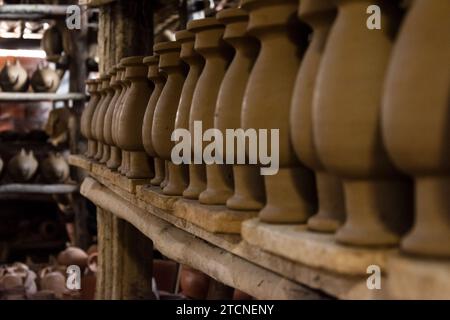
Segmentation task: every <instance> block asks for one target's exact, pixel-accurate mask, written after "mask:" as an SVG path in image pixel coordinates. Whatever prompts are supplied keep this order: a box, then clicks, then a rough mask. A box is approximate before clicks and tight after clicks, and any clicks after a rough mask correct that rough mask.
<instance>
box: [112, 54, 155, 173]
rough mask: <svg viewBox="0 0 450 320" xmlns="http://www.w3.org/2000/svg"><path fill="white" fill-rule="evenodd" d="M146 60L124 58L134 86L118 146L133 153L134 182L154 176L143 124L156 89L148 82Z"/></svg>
mask: <svg viewBox="0 0 450 320" xmlns="http://www.w3.org/2000/svg"><path fill="white" fill-rule="evenodd" d="M143 59H144V57H141V56H137V57H129V58H125V59H122V61H121V63H122V64H123V66H124V67H125V68H126V71H125V79H126V80H127V81H130V87H129V89H128V92H127V94H126V98H125V100H124V102H123V107H122V110H121V114H120V117H119V119H118V127H117V129H118V131H119V132H118V136H117V138H118V139H117V142H118V147H120V148H121V149H122V150H124V151H127V152H129V153H130V155H129V157H130V158H129V165H128V168H126V172H125V175H126V176H127V177H128V178H131V179H148V178H151V177H152V176H153V170H152V168H151V166H150V162H149V158H148V156H147V154H146V153H145V150H144V147H143V143H142V123H143V119H144V114H145V110H146V108H147V102H148V100H149V98H150V95H151V92H152V87H151V85H150V83H149V81H148V79H147V71H148V68H147V66H145V65H144V64H143V62H142V60H143Z"/></svg>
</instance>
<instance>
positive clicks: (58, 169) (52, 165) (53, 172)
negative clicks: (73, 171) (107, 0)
mask: <svg viewBox="0 0 450 320" xmlns="http://www.w3.org/2000/svg"><path fill="white" fill-rule="evenodd" d="M41 171H42V175H43V176H44V179H45V180H46V181H47V182H50V183H63V182H65V181H67V179H68V178H69V174H70V168H69V164H68V163H67V161H66V159H65V158H64V157H63V156H62V155H61V154H60V153H56V154H55V153H50V155H49V156H48V158H47V159H45V160H44V161H43V162H42V164H41Z"/></svg>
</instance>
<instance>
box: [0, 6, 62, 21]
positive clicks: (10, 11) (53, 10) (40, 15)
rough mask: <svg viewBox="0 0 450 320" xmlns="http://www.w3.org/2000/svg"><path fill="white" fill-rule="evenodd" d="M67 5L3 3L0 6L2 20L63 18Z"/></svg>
mask: <svg viewBox="0 0 450 320" xmlns="http://www.w3.org/2000/svg"><path fill="white" fill-rule="evenodd" d="M68 7H69V6H67V5H47V4H5V5H2V6H0V19H2V20H19V19H27V20H38V19H44V18H47V19H49V18H59V19H62V18H65V17H66V14H67V8H68Z"/></svg>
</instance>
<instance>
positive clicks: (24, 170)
mask: <svg viewBox="0 0 450 320" xmlns="http://www.w3.org/2000/svg"><path fill="white" fill-rule="evenodd" d="M38 166H39V164H38V162H37V160H36V158H35V157H34V152H33V151H29V152H28V153H27V152H26V151H25V149H22V150H21V151H20V152H19V154H17V155H16V156H14V157H13V158H12V159H11V160H10V161H9V162H8V166H7V170H8V174H9V176H10V177H11V178H12V179H13V180H14V181H16V182H27V181H30V180H31V179H32V178H33V177H34V175H35V174H36V171H37V169H38Z"/></svg>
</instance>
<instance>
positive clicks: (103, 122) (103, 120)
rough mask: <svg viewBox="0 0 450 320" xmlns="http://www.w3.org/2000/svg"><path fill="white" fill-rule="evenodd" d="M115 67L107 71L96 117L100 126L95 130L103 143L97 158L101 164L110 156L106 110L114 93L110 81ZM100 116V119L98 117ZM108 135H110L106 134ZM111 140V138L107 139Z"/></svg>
mask: <svg viewBox="0 0 450 320" xmlns="http://www.w3.org/2000/svg"><path fill="white" fill-rule="evenodd" d="M116 73H117V71H116V69H115V67H112V68H111V69H110V70H109V72H108V76H109V79H108V83H107V84H106V85H105V90H106V97H105V101H104V102H103V105H102V108H103V109H102V110H101V111H100V113H99V118H98V119H97V124H98V125H99V126H100V127H99V128H98V129H97V130H99V131H98V135H99V137H100V141H101V142H102V144H103V152H102V153H101V158H100V160H99V163H102V164H106V163H107V162H108V160H109V158H110V156H111V148H110V146H109V145H108V143H107V141H106V139H107V136H106V134H105V133H107V131H108V130H107V129H108V128H110V124H108V121H111V120H112V118H111V116H112V115H111V114H110V115H109V117H108V110H109V109H110V107H111V102H113V98H114V95H115V89H114V88H113V87H112V86H111V83H112V82H115V77H116ZM100 117H101V119H100ZM108 137H110V136H108ZM109 141H111V140H109Z"/></svg>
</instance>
